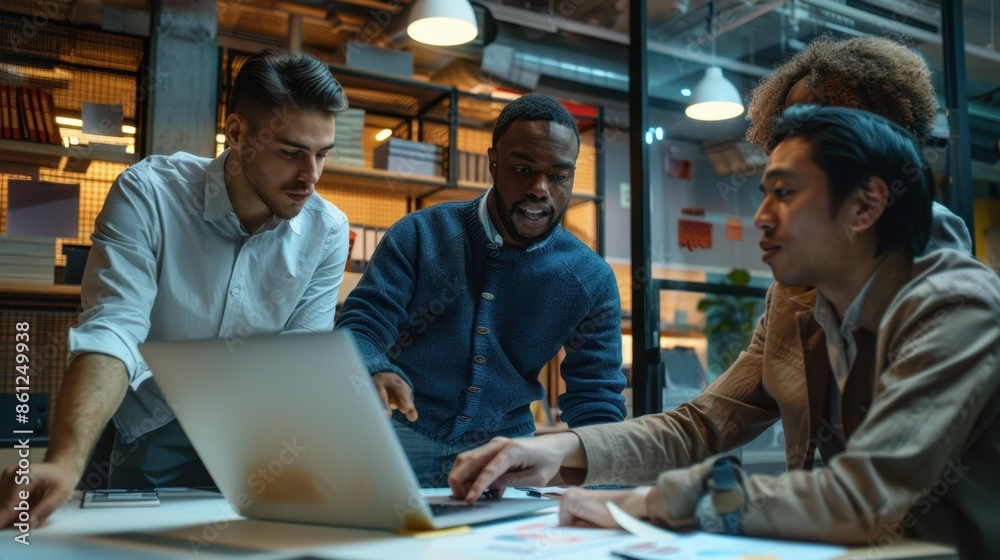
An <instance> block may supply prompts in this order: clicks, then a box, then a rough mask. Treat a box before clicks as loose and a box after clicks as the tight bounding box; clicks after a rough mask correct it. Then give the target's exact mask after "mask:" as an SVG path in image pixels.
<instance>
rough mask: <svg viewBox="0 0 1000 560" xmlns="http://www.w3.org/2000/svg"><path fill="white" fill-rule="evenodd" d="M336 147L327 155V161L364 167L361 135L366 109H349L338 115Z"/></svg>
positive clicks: (335, 136)
mask: <svg viewBox="0 0 1000 560" xmlns="http://www.w3.org/2000/svg"><path fill="white" fill-rule="evenodd" d="M336 124H337V130H336V133H335V135H334V148H333V149H332V150H330V153H329V154H328V155H327V156H326V161H327V163H331V164H334V165H345V166H348V167H364V166H365V152H364V150H363V149H362V148H361V136H362V135H363V134H364V131H365V111H364V109H348V110H346V111H344V112H343V113H340V114H339V115H337V119H336Z"/></svg>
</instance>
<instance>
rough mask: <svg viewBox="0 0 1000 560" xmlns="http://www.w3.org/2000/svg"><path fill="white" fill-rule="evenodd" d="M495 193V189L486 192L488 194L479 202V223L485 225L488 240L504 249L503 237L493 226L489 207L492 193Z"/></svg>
mask: <svg viewBox="0 0 1000 560" xmlns="http://www.w3.org/2000/svg"><path fill="white" fill-rule="evenodd" d="M492 192H493V187H490V188H489V189H487V190H486V194H485V195H483V198H482V199H481V200H480V201H479V223H480V224H482V225H483V231H485V232H486V239H489V240H491V241H493V243H496V244H497V245H499V246H501V247H503V236H502V235H500V232H499V231H497V228H496V226H494V225H493V220H492V219H491V218H490V209H489V206H487V202H488V201H489V199H490V193H492Z"/></svg>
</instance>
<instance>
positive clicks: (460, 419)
mask: <svg viewBox="0 0 1000 560" xmlns="http://www.w3.org/2000/svg"><path fill="white" fill-rule="evenodd" d="M458 420H459V421H460V422H468V421H469V420H472V418H469V417H468V416H459V417H458Z"/></svg>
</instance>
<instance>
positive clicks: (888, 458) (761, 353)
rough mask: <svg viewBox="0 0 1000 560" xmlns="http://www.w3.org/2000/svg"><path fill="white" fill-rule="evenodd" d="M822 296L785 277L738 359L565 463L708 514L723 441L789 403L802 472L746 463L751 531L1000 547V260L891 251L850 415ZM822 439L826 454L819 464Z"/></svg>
mask: <svg viewBox="0 0 1000 560" xmlns="http://www.w3.org/2000/svg"><path fill="white" fill-rule="evenodd" d="M814 299H815V292H814V291H811V290H804V289H801V288H791V287H788V286H784V285H781V284H779V283H774V284H773V285H772V286H771V288H770V290H769V291H768V294H767V299H766V310H765V314H764V317H763V318H762V319H761V321H760V323H759V325H758V327H757V330H756V332H755V334H754V338H753V342H752V343H751V345H750V347H749V348H747V350H746V351H745V352H742V353H741V354H740V356H739V358H738V359H737V360H736V362H735V363H734V364H733V365H732V367H730V368H729V370H727V371H726V373H724V374H723V375H722V376H720V377H719V379H718V380H716V381H715V383H713V384H712V385H711V386H710V387H708V389H706V390H705V392H704V393H703V394H702V395H700V396H698V397H696V398H695V399H693V400H692V401H691V402H690V403H687V404H684V405H682V406H680V407H679V408H678V409H677V410H675V411H672V412H668V413H662V414H653V415H648V416H645V417H642V418H638V419H635V420H631V421H628V422H625V423H622V424H616V425H606V426H593V427H588V428H581V429H577V430H575V432H576V433H577V434H578V435H579V436H580V438H581V439H582V441H583V443H584V446H585V449H586V453H587V458H588V463H589V468H588V470H587V472H586V473H585V478H583V476H584V473H580V472H571V469H563V471H564V472H563V475H564V477H566V478H567V480H572V481H574V482H581V483H583V484H587V485H590V484H605V483H618V484H630V485H631V484H635V485H639V484H652V483H656V485H657V488H655V489H654V491H653V492H651V494H650V498H649V500H648V501H647V505H648V506H649V508H650V515H651V517H652V518H653V519H654V520H656V521H659V522H661V523H665V524H668V525H673V526H685V525H694V519H693V517H692V516H693V513H694V508H695V504H696V502H697V500H698V498H699V497H700V496H701V495H702V494H703V493H704V481H705V478H706V476H707V474H708V472H709V470H710V466H711V463H712V461H713V460H714V458H713V457H712V456H713V455H714V454H717V453H722V452H724V451H727V450H731V449H733V448H735V447H738V446H740V445H742V444H744V443H746V442H748V441H750V440H751V439H753V438H754V437H756V436H757V435H758V434H760V433H761V432H762V431H763V430H764V429H766V428H767V427H768V426H769V425H771V424H772V423H773V422H774V421H776V420H778V419H780V420H781V422H782V425H783V426H784V431H785V438H786V445H787V448H786V456H787V460H788V465H789V467H790V469H789V473H787V474H781V475H779V476H776V477H773V476H759V475H754V476H749V477H747V478H746V479H745V487H746V490H747V504H746V507H745V508H744V514H743V517H742V528H743V531H744V532H745V533H746V534H748V535H759V536H774V537H784V538H790V539H803V540H815V541H826V542H832V543H843V544H870V545H872V546H875V547H880V546H881V547H884V546H887V545H888V544H889V543H891V542H893V541H894V540H896V539H898V538H900V537H901V535H902V534H903V532H904V531H905V533H906V535H907V536H909V537H915V538H922V539H928V540H936V541H941V542H947V543H951V544H954V545H956V546H959V547H960V551H961V552H962V555H963V557H967V558H1000V390H998V387H1000V279H998V277H997V275H996V273H994V272H993V271H992V270H990V269H988V268H986V267H985V266H983V265H982V264H981V263H979V261H977V260H975V259H973V258H971V257H969V256H967V255H964V254H962V253H959V252H957V251H953V250H943V251H938V252H935V253H932V254H931V255H929V256H926V257H922V258H920V259H918V260H916V261H911V260H910V258H909V257H908V256H906V255H905V254H902V253H899V254H892V255H890V256H889V258H888V260H887V261H886V263H885V265H883V266H882V267H881V268H880V269H879V271H878V272H877V273H876V277H875V279H874V281H873V283H872V286H871V289H870V292H869V294H868V297H867V298H866V300H865V302H864V306H863V311H862V316H861V318H860V321H859V325H858V328H857V329H856V330H855V331H853V335H854V336H855V340H856V343H857V345H858V352H857V357H856V359H855V361H854V362H853V363H851V364H850V366H849V373H848V377H847V380H846V385H845V389H844V395H843V397H842V399H841V403H840V404H841V407H840V409H841V410H840V412H841V415H840V416H841V418H842V425H836V423H834V422H832V421H831V418H835V417H836V416H835V415H831V414H829V412H830V411H829V410H828V406H827V405H828V402H829V392H830V388H831V381H830V380H831V377H832V372H831V368H830V363H829V360H828V358H827V354H826V342H825V337H824V333H823V330H822V329H821V328H820V327H819V324H818V323H817V322H816V320H815V318H814V317H813V303H814ZM814 449H818V450H819V452H820V454H821V455H822V456H823V459H824V463H825V467H823V468H815V469H814V468H812V460H811V459H812V457H813V456H814V451H813V450H814ZM679 467H687V468H679ZM670 469H673V470H670ZM664 471H666V472H664Z"/></svg>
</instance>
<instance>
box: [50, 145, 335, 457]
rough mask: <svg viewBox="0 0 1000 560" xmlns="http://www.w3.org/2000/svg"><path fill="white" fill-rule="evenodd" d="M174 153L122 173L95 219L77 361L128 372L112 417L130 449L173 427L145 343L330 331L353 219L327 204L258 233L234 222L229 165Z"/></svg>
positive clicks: (75, 345) (312, 202) (73, 332)
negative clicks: (109, 359) (86, 358)
mask: <svg viewBox="0 0 1000 560" xmlns="http://www.w3.org/2000/svg"><path fill="white" fill-rule="evenodd" d="M228 155H229V151H228V150H227V151H226V152H224V153H223V154H222V155H221V156H219V157H218V158H216V159H214V160H212V159H208V158H202V157H198V156H193V155H191V154H186V153H177V154H174V155H172V156H169V157H168V156H151V157H148V158H145V159H144V160H142V161H141V162H139V163H138V164H136V165H134V166H132V167H130V168H129V169H127V170H126V171H125V172H124V173H122V174H121V175H120V176H119V177H118V179H117V180H116V181H115V183H114V185H113V186H112V187H111V191H110V192H109V193H108V197H107V199H106V201H105V203H104V208H103V209H102V210H101V213H100V215H98V217H97V222H96V225H95V229H94V234H93V236H92V237H91V239H92V241H93V248H92V249H91V251H90V256H89V258H88V261H87V268H86V271H85V273H84V279H83V285H82V287H81V296H82V300H83V309H84V311H83V313H82V314H81V315H80V321H79V326H78V327H77V328H74V329H70V333H69V350H70V359H72V358H73V357H75V356H77V355H79V354H81V353H86V352H97V353H101V354H108V355H111V356H114V357H115V358H118V359H119V360H121V361H122V362H124V363H125V367H126V369H127V370H128V375H129V384H130V390H129V391H128V394H127V395H126V397H125V401H124V402H123V403H122V407H121V408H120V409H119V410H118V413H117V414H116V415H115V423H116V425H117V426H118V427H119V430H120V431H121V433H122V435H123V437H125V439H126V441H132V440H133V439H135V438H136V437H138V436H140V435H142V434H143V433H146V432H149V431H151V430H153V429H156V428H158V427H160V426H163V425H164V424H166V423H167V422H169V421H171V420H173V418H174V416H173V412H172V411H171V410H170V408H169V407H168V406H167V405H166V404H165V402H164V401H163V398H162V396H161V395H160V393H159V390H157V389H156V387H155V386H154V385H153V383H143V382H144V381H146V380H147V379H149V378H150V377H151V376H152V375H153V373H152V372H150V370H149V368H148V367H147V366H146V364H145V362H144V361H143V359H142V356H141V355H140V354H139V351H138V345H139V344H140V343H142V342H144V341H147V340H149V341H153V340H160V341H162V340H186V339H199V338H213V337H221V338H224V339H227V340H229V341H231V343H232V344H233V345H239V344H242V343H243V342H244V341H245V339H246V338H248V337H250V336H254V335H261V334H273V333H279V332H289V331H311V332H319V331H330V330H332V329H333V318H334V312H335V308H336V305H337V292H338V290H339V288H340V284H341V281H342V280H343V277H344V267H345V265H346V262H347V254H348V235H349V228H348V224H347V217H346V216H345V215H344V213H343V212H341V211H340V210H339V209H337V208H336V207H335V206H334V205H333V204H330V203H329V202H326V201H325V200H323V199H322V198H320V197H319V196H318V195H314V196H312V197H310V198H309V199H308V200H307V202H306V204H305V206H304V207H303V209H302V211H301V212H300V213H299V214H298V215H297V216H296V217H295V218H292V219H291V220H283V219H281V218H278V217H277V216H272V217H271V219H270V220H269V221H268V222H266V223H265V224H264V225H263V226H262V227H261V228H260V230H258V231H256V232H254V233H253V234H250V233H248V232H247V231H246V229H245V228H244V227H243V226H242V225H241V224H240V221H239V219H238V218H237V217H236V214H235V213H234V212H233V208H232V204H231V203H230V201H229V195H228V193H227V191H226V184H225V176H224V170H223V164H224V162H225V159H226V157H228Z"/></svg>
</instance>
